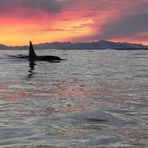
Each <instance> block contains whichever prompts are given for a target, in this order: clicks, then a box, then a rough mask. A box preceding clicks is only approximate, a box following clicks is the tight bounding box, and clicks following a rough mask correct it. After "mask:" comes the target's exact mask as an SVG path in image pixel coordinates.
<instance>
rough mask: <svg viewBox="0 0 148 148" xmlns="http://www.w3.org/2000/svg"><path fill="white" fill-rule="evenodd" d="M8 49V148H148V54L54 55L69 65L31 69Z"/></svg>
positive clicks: (0, 116) (2, 74)
mask: <svg viewBox="0 0 148 148" xmlns="http://www.w3.org/2000/svg"><path fill="white" fill-rule="evenodd" d="M0 52H1V59H0V64H1V66H0V80H1V81H0V146H1V147H8V148H9V147H11V148H20V147H29V148H30V147H34V148H38V147H52V148H54V147H56V148H57V147H58V148H69V147H71V148H83V147H88V148H89V147H97V148H99V147H109V148H119V147H129V148H142V147H147V146H148V143H147V138H148V134H147V133H148V130H147V129H148V109H147V108H148V106H147V102H148V100H147V96H148V92H147V90H148V82H147V81H148V77H147V76H146V75H147V74H148V70H147V69H148V52H147V51H115V50H104V51H103V50H102V51H95V50H94V51H92V52H89V51H87V50H86V51H75V50H71V51H60V50H51V51H50V53H51V54H53V55H55V54H57V55H60V56H61V57H63V56H64V57H63V58H64V59H68V60H67V61H63V62H61V63H48V62H36V64H35V63H29V67H28V61H27V60H20V59H13V58H8V57H6V56H4V55H6V54H7V52H8V54H10V53H12V54H18V51H16V52H15V51H13V52H12V51H3V50H2V51H0ZM21 52H25V51H21ZM38 52H39V51H38ZM42 52H45V53H44V54H47V53H48V50H44V51H42ZM80 55H83V56H80ZM137 57H138V58H137Z"/></svg>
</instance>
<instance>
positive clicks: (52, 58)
mask: <svg viewBox="0 0 148 148" xmlns="http://www.w3.org/2000/svg"><path fill="white" fill-rule="evenodd" d="M29 43H30V46H29V54H28V56H27V55H22V54H19V55H17V56H14V55H9V57H13V58H19V59H28V61H29V62H30V63H34V62H35V61H47V62H51V63H58V62H60V61H61V60H63V59H61V58H60V57H58V56H53V55H49V56H46V55H45V56H38V55H36V53H35V51H34V48H33V45H32V42H31V41H29Z"/></svg>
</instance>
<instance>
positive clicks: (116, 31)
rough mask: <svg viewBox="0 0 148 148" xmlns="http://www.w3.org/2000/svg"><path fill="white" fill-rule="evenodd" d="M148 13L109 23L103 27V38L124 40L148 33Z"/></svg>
mask: <svg viewBox="0 0 148 148" xmlns="http://www.w3.org/2000/svg"><path fill="white" fill-rule="evenodd" d="M147 18H148V13H144V14H141V13H140V14H134V15H132V16H128V17H126V18H123V19H122V18H121V19H119V20H116V21H114V22H111V23H108V24H106V25H104V26H103V27H102V33H101V34H100V36H101V37H102V38H122V37H126V36H132V35H134V34H137V33H139V32H144V31H148V26H147V24H148V19H147Z"/></svg>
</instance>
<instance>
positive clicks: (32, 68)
mask: <svg viewBox="0 0 148 148" xmlns="http://www.w3.org/2000/svg"><path fill="white" fill-rule="evenodd" d="M35 65H36V64H35V63H34V62H30V63H29V70H28V72H29V74H28V76H27V78H32V77H33V75H34V74H35V73H34V71H33V70H34V68H35Z"/></svg>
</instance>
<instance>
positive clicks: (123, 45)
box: [0, 40, 148, 50]
mask: <svg viewBox="0 0 148 148" xmlns="http://www.w3.org/2000/svg"><path fill="white" fill-rule="evenodd" d="M34 47H35V49H63V50H70V49H76V50H85V49H90V50H91V49H116V50H140V49H145V50H148V46H145V45H143V44H132V43H127V42H111V41H106V40H100V41H97V42H75V43H72V42H52V43H40V44H34ZM0 49H28V46H6V45H2V44H0Z"/></svg>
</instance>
